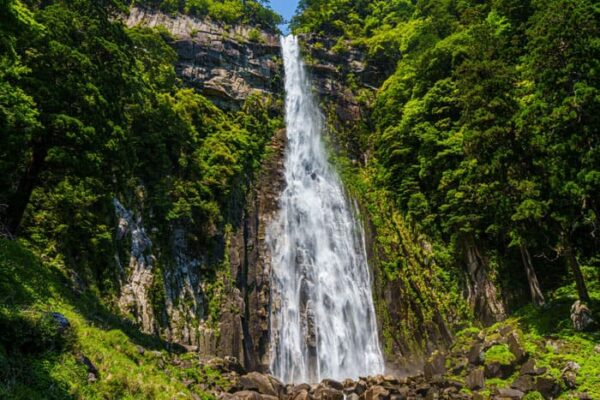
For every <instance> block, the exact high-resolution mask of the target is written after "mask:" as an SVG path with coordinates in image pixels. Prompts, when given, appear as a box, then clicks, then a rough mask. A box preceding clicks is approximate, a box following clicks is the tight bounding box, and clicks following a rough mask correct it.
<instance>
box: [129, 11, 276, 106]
mask: <svg viewBox="0 0 600 400" xmlns="http://www.w3.org/2000/svg"><path fill="white" fill-rule="evenodd" d="M125 23H126V24H127V26H130V27H131V26H136V25H142V26H147V27H151V28H160V29H164V30H166V31H167V32H169V33H170V34H171V35H172V38H173V39H172V45H173V47H174V48H175V50H176V51H177V55H178V60H177V64H176V71H177V74H178V75H179V77H180V78H181V79H182V80H183V82H184V83H185V84H186V85H188V86H190V87H193V88H196V89H197V90H198V91H199V92H200V93H202V94H203V95H204V96H206V97H207V98H209V99H210V100H212V101H213V102H214V103H215V104H216V105H218V106H219V107H221V108H223V109H227V110H231V109H237V108H239V106H240V105H241V104H242V102H243V101H244V100H245V99H246V97H247V96H248V95H249V94H250V93H252V92H257V91H258V92H261V93H266V94H269V95H275V96H280V95H281V94H282V91H283V86H282V85H283V81H282V79H283V72H282V66H281V61H280V54H281V51H280V46H279V37H278V35H277V34H276V33H273V32H267V31H261V30H258V29H256V28H254V27H251V26H243V25H238V26H226V25H223V24H219V23H216V22H213V21H211V20H209V19H205V20H201V19H197V18H194V17H190V16H187V15H181V14H178V15H176V16H171V15H167V14H164V13H162V12H159V11H155V10H150V9H144V8H137V7H134V8H132V9H131V10H130V13H129V16H128V17H127V18H126V20H125Z"/></svg>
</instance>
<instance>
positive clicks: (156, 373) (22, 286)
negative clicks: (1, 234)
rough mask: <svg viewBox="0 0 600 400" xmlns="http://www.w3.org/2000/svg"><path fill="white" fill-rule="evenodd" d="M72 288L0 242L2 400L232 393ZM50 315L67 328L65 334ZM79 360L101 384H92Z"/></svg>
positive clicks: (192, 358)
mask: <svg viewBox="0 0 600 400" xmlns="http://www.w3.org/2000/svg"><path fill="white" fill-rule="evenodd" d="M70 287H71V285H70V282H69V280H68V278H67V276H66V274H65V273H64V271H62V270H61V268H60V266H54V265H51V264H50V263H44V262H42V261H41V260H40V259H39V257H37V256H36V255H35V253H34V252H33V251H31V250H29V249H28V248H27V246H26V243H24V242H16V241H5V240H0V398H7V399H15V400H18V399H70V398H77V399H117V398H118V399H149V398H152V399H191V398H193V394H194V395H196V396H197V397H200V398H202V399H209V398H212V396H211V395H209V394H208V393H207V392H205V391H204V389H203V388H204V385H206V387H216V386H219V387H221V388H224V389H227V384H228V382H227V381H226V380H225V379H224V378H223V377H222V376H221V375H220V373H219V372H218V371H215V370H212V369H211V368H209V367H206V366H203V365H202V364H201V363H200V361H199V359H198V357H197V356H196V355H195V354H185V353H179V354H178V353H176V352H168V351H166V350H165V343H163V342H161V341H160V340H158V339H157V338H155V337H153V336H150V335H145V334H143V333H141V332H139V330H137V328H136V327H135V326H134V325H132V324H131V322H129V321H127V320H124V319H122V318H120V317H119V316H118V315H116V314H115V313H112V312H111V311H110V309H109V308H107V307H106V306H105V305H104V304H103V303H101V302H100V301H98V299H97V298H96V297H95V296H94V295H93V294H83V295H82V294H77V293H74V292H73V291H72V290H71V289H70ZM51 313H61V314H63V315H64V316H65V317H66V318H67V319H68V320H69V323H70V328H68V329H67V330H64V331H62V332H61V331H60V329H59V328H58V326H57V324H56V323H55V322H54V320H53V319H52V318H51V317H50V316H51ZM82 356H85V357H87V358H88V359H89V360H90V361H91V362H92V363H93V364H94V366H95V367H96V368H97V370H98V377H97V381H95V382H90V381H88V369H87V367H86V366H85V365H84V364H83V363H82V362H81V361H80V360H81V357H82ZM201 385H202V386H201Z"/></svg>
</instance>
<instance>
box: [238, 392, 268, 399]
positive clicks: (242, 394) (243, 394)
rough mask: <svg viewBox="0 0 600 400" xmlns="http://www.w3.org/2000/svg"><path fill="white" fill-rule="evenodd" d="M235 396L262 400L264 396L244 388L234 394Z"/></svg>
mask: <svg viewBox="0 0 600 400" xmlns="http://www.w3.org/2000/svg"><path fill="white" fill-rule="evenodd" d="M233 397H234V398H236V399H239V400H262V396H261V395H260V394H258V393H257V392H255V391H252V390H242V391H241V392H237V393H234V394H233Z"/></svg>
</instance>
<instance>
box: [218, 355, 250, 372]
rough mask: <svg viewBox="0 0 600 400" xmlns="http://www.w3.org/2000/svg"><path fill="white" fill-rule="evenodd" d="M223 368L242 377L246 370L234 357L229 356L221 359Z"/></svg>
mask: <svg viewBox="0 0 600 400" xmlns="http://www.w3.org/2000/svg"><path fill="white" fill-rule="evenodd" d="M223 367H224V368H225V369H227V370H228V371H230V372H236V373H238V374H240V375H244V374H245V373H246V370H245V369H244V367H243V366H242V364H240V362H239V361H238V359H237V358H235V357H231V356H227V357H225V358H224V359H223Z"/></svg>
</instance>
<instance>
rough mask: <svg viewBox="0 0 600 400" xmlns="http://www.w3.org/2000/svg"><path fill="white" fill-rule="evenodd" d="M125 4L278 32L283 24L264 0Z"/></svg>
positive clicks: (160, 0)
mask: <svg viewBox="0 0 600 400" xmlns="http://www.w3.org/2000/svg"><path fill="white" fill-rule="evenodd" d="M126 3H128V4H131V5H141V6H149V7H156V8H158V9H160V10H162V11H164V12H166V13H169V14H176V13H178V12H181V13H186V14H189V15H193V16H197V17H210V18H212V19H213V20H215V21H217V22H222V23H226V24H251V25H255V26H260V27H262V28H264V29H269V30H272V31H277V30H278V28H277V25H279V24H281V23H282V22H283V20H282V18H281V16H280V15H279V14H277V13H276V12H274V11H273V10H271V8H270V7H269V6H268V1H263V0H129V1H126Z"/></svg>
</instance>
